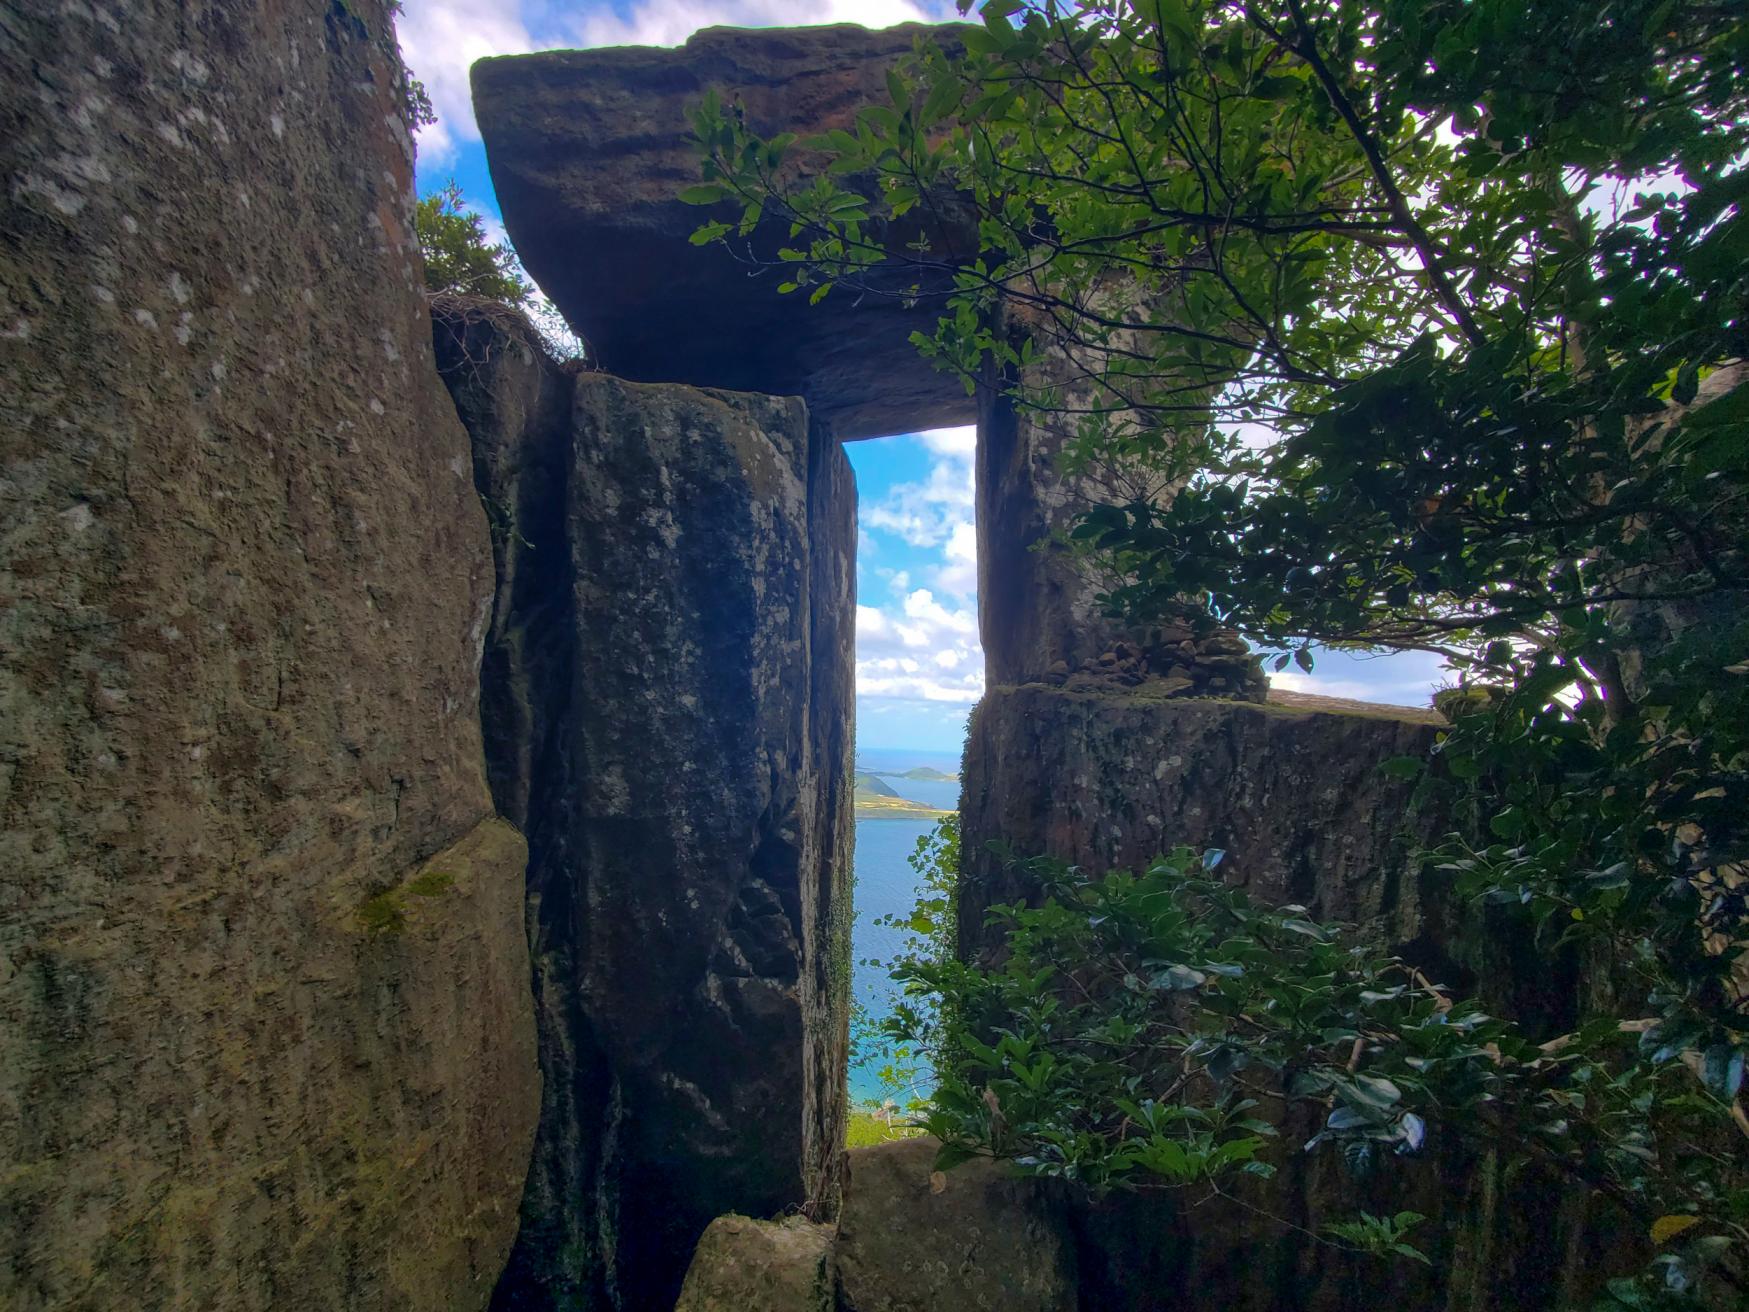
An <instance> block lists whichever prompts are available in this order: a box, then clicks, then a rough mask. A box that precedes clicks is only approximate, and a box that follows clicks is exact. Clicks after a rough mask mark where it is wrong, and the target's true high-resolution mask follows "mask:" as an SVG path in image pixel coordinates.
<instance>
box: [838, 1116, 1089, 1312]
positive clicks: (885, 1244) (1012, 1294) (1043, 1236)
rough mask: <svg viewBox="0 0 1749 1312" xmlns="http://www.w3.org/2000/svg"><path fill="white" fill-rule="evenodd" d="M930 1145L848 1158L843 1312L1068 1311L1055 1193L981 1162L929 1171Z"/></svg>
mask: <svg viewBox="0 0 1749 1312" xmlns="http://www.w3.org/2000/svg"><path fill="white" fill-rule="evenodd" d="M939 1147H940V1145H939V1144H937V1143H936V1142H935V1141H934V1140H933V1139H899V1140H895V1141H893V1142H891V1143H883V1144H877V1145H875V1146H874V1147H872V1148H853V1149H851V1150H850V1152H849V1153H847V1154H846V1156H847V1157H848V1159H849V1164H848V1167H847V1170H846V1173H845V1181H844V1207H843V1211H842V1212H841V1214H840V1216H839V1221H838V1242H837V1245H836V1248H835V1252H834V1257H835V1260H836V1262H837V1265H838V1287H839V1295H840V1300H841V1305H842V1306H843V1307H845V1308H847V1309H849V1312H922V1310H923V1309H937V1308H940V1309H948V1308H954V1309H961V1308H963V1309H966V1312H1073V1310H1074V1309H1075V1307H1076V1306H1077V1303H1076V1296H1075V1276H1074V1262H1073V1257H1072V1255H1071V1252H1070V1245H1069V1239H1068V1221H1067V1216H1066V1213H1065V1211H1064V1209H1063V1206H1062V1205H1061V1202H1060V1201H1059V1195H1058V1194H1057V1193H1056V1191H1053V1190H1052V1189H1050V1188H1049V1187H1048V1186H1047V1185H1046V1184H1045V1183H1043V1182H1041V1181H1039V1180H1033V1179H1026V1178H1024V1177H1021V1176H1017V1175H1015V1174H1012V1173H1011V1172H1010V1171H1009V1169H1008V1168H1007V1167H1005V1166H1003V1165H1000V1164H998V1163H996V1162H992V1161H990V1160H988V1159H975V1160H973V1161H969V1162H966V1163H964V1164H962V1165H960V1166H957V1167H955V1168H954V1169H953V1170H951V1171H947V1172H941V1173H938V1172H936V1171H935V1169H934V1162H935V1153H936V1150H937V1149H938V1148H939Z"/></svg>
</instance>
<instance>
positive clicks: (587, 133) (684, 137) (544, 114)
mask: <svg viewBox="0 0 1749 1312" xmlns="http://www.w3.org/2000/svg"><path fill="white" fill-rule="evenodd" d="M952 30H953V29H952V26H951V25H950V26H946V27H935V26H926V25H921V24H908V25H905V26H901V27H893V28H887V29H885V30H883V31H869V30H868V29H866V28H862V27H856V26H852V25H849V24H840V25H838V26H833V27H811V28H788V29H763V30H744V29H736V28H708V29H706V30H704V31H702V32H698V33H696V34H694V35H693V36H692V37H691V38H690V39H689V40H688V41H687V42H686V44H685V45H684V46H681V47H680V48H678V49H673V50H669V49H657V48H652V47H642V46H630V47H619V48H615V49H603V50H558V51H547V52H543V53H541V54H533V55H515V56H507V57H503V58H497V59H484V60H481V61H480V62H479V63H477V64H475V65H474V72H473V86H474V105H475V113H476V117H477V118H478V120H479V124H480V131H481V134H482V135H483V136H484V138H485V141H486V153H487V159H488V162H489V163H490V165H491V170H492V184H493V187H494V189H495V191H496V193H497V196H498V202H499V204H500V206H501V207H502V209H503V213H504V223H505V227H506V229H507V230H508V231H509V233H510V237H511V240H512V241H513V242H514V243H515V246H516V250H517V254H518V255H519V256H521V258H522V261H523V263H524V265H525V266H526V267H527V268H528V271H529V272H530V273H531V274H532V275H533V276H534V278H535V280H536V281H537V282H538V283H539V284H540V286H541V289H542V290H543V291H545V292H546V293H547V295H549V296H550V297H552V298H553V300H554V301H555V302H557V304H558V306H559V308H560V309H561V310H563V311H564V313H565V316H566V317H567V318H568V319H569V320H570V321H571V324H572V326H573V327H575V328H576V329H577V331H578V332H579V333H581V334H582V336H583V337H584V338H585V339H586V340H587V342H588V345H589V348H590V350H591V352H592V353H593V356H594V358H595V359H596V360H597V361H598V362H599V363H600V364H601V366H602V367H604V368H606V369H609V370H611V371H612V372H614V373H615V374H618V375H621V376H623V377H625V378H630V379H640V380H645V381H651V382H680V383H692V384H698V385H703V386H709V387H724V388H733V389H739V390H745V391H756V392H768V393H774V394H777V395H785V396H787V395H795V396H801V397H804V398H805V399H806V400H807V402H808V405H809V409H810V411H811V413H812V414H813V416H814V419H815V421H816V422H818V423H821V424H823V425H825V426H826V427H829V428H830V429H831V430H832V431H833V432H834V433H836V434H837V435H838V436H839V437H840V438H844V439H851V438H860V437H878V436H882V435H885V434H890V433H903V432H910V431H914V430H916V429H920V428H938V427H945V426H948V425H953V424H967V423H971V422H972V421H973V419H974V417H975V413H976V411H975V406H974V404H973V402H972V399H971V398H970V397H968V396H967V395H966V393H965V389H964V388H963V387H962V386H961V384H960V383H959V381H958V380H957V379H956V378H954V377H953V376H951V375H949V374H946V373H942V372H939V371H937V370H936V369H934V368H933V367H932V366H931V365H930V364H929V363H928V362H927V361H926V360H924V359H923V358H922V357H921V356H920V355H918V353H917V350H916V348H915V347H913V346H912V345H911V344H910V341H909V337H910V334H911V333H912V331H913V330H917V329H923V330H928V329H930V328H931V327H933V325H934V322H935V320H936V318H937V316H938V314H939V301H938V300H935V299H932V298H930V297H928V296H925V297H924V299H923V300H922V301H921V302H919V303H917V304H916V305H915V306H913V307H910V308H907V306H906V304H905V303H904V301H903V300H902V299H901V298H900V297H899V296H897V295H894V296H885V295H880V294H874V293H871V294H869V295H866V296H862V297H857V296H853V295H850V294H846V293H843V292H837V293H834V294H832V295H830V296H828V297H827V298H826V299H825V300H824V301H822V302H821V303H820V304H819V305H818V306H809V305H808V298H807V297H806V296H802V295H792V296H779V295H778V294H777V291H776V285H777V283H778V282H779V281H781V279H780V278H778V277H777V276H776V275H775V273H774V272H770V271H768V272H767V273H766V274H765V275H764V276H754V275H755V274H756V273H757V270H756V269H754V268H753V267H751V266H750V264H749V263H748V262H747V261H746V260H744V259H742V258H738V256H739V255H743V254H746V252H737V253H731V252H730V251H728V250H725V249H723V248H722V247H720V246H710V247H705V248H700V247H696V246H693V245H691V244H690V242H689V241H688V238H689V237H690V235H691V234H692V232H693V231H694V230H695V229H696V228H697V227H698V226H699V224H700V223H702V222H703V221H704V220H705V219H706V218H707V217H709V213H708V212H707V211H705V210H701V209H699V208H697V207H695V206H691V205H684V204H682V203H681V202H680V201H679V200H678V199H676V197H677V196H678V194H679V192H680V191H681V190H682V189H683V188H685V187H688V186H691V185H693V184H694V183H696V182H698V181H699V177H700V175H699V157H698V153H697V149H696V147H695V146H694V145H693V143H692V138H691V125H690V123H689V120H688V118H687V115H686V110H687V107H688V106H689V105H690V104H692V103H694V102H696V101H697V100H698V99H699V98H700V97H701V96H702V95H703V93H704V92H705V90H706V89H707V88H712V87H714V88H716V89H717V90H718V91H719V92H720V93H721V94H722V95H723V97H724V99H725V100H728V101H732V102H734V103H736V104H738V105H739V106H740V107H741V109H742V112H743V113H744V114H745V115H746V119H747V122H748V123H749V124H750V125H751V126H752V127H753V128H755V129H756V130H757V131H759V132H762V133H764V134H766V135H773V134H775V133H778V132H783V131H794V132H798V133H800V134H802V135H804V136H805V135H807V134H810V133H816V132H823V131H826V130H827V129H830V128H835V127H850V126H852V125H853V124H854V120H855V116H856V111H857V110H858V109H860V108H862V107H863V106H865V105H868V104H872V103H885V102H886V101H887V100H888V95H887V91H886V83H885V78H886V70H887V68H888V67H889V66H890V65H891V64H892V62H893V61H894V60H895V59H897V58H898V57H899V56H901V55H902V54H904V53H906V52H908V51H909V50H911V49H912V47H913V44H914V43H915V42H916V41H917V40H919V39H925V38H927V39H930V40H938V41H942V40H944V41H951V40H952V35H951V34H952ZM803 163H804V165H805V160H804V161H803ZM918 214H919V221H920V222H925V223H927V224H928V225H929V227H930V235H931V237H932V239H933V240H934V242H935V244H936V247H937V249H938V250H939V251H941V252H943V253H949V254H953V253H957V254H961V255H963V254H965V253H966V252H967V250H968V248H969V247H971V246H973V245H975V233H976V228H975V225H968V224H967V223H966V221H965V219H964V218H963V216H958V215H956V214H955V213H954V212H953V211H952V208H951V206H949V205H948V204H947V203H946V202H945V201H941V202H938V203H937V204H936V205H935V206H933V207H930V209H929V213H928V214H923V212H922V211H918ZM913 235H915V234H914V232H913V231H910V230H907V231H905V232H895V233H893V234H891V235H890V240H891V241H892V243H893V244H894V246H895V247H897V246H899V245H902V244H903V242H905V241H908V240H910V239H911V237H912V236H913ZM875 239H877V240H881V239H885V237H884V235H883V234H882V233H879V232H877V233H875ZM787 244H790V238H789V237H788V229H787V225H785V224H779V223H776V222H772V223H767V224H765V225H763V226H762V227H761V228H760V229H759V231H758V232H756V233H755V234H754V236H753V238H752V240H751V243H750V245H749V251H750V252H751V253H752V255H753V256H754V257H756V258H763V259H774V258H775V255H776V252H777V250H778V248H779V247H781V246H783V245H787ZM886 276H887V275H877V279H878V278H881V277H886ZM917 279H918V273H917V272H916V271H915V270H914V269H912V268H909V267H902V266H899V265H895V266H894V267H893V268H892V269H891V270H890V281H891V284H892V288H891V289H892V290H893V291H894V292H895V293H897V292H900V291H903V290H906V289H909V288H910V287H912V286H913V285H914V284H915V283H916V282H917ZM926 290H927V288H926Z"/></svg>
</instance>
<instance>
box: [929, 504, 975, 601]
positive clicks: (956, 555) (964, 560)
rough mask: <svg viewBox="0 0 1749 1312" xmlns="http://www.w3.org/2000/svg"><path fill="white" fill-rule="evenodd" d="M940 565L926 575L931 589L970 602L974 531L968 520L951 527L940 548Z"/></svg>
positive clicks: (973, 576)
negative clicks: (931, 584)
mask: <svg viewBox="0 0 1749 1312" xmlns="http://www.w3.org/2000/svg"><path fill="white" fill-rule="evenodd" d="M941 554H942V557H943V563H942V564H940V565H938V566H936V567H935V569H934V570H932V571H931V573H930V578H931V579H932V580H933V581H934V583H935V586H936V587H938V588H940V589H941V590H942V591H943V592H946V593H950V594H952V595H953V596H956V597H961V598H965V599H968V600H969V599H970V598H972V597H975V596H976V595H977V592H978V530H977V529H976V528H975V527H974V526H973V524H972V522H971V521H970V520H963V521H961V522H960V523H957V524H955V525H954V526H953V531H952V532H950V533H949V534H948V536H947V542H946V543H945V544H943V546H942V551H941Z"/></svg>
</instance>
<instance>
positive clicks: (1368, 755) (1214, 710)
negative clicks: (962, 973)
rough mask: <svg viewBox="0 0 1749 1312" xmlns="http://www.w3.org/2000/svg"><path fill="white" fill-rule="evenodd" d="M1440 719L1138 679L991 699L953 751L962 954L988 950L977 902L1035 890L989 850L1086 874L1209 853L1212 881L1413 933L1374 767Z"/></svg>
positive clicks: (1398, 805)
mask: <svg viewBox="0 0 1749 1312" xmlns="http://www.w3.org/2000/svg"><path fill="white" fill-rule="evenodd" d="M1437 721H1438V717H1437V716H1434V715H1432V714H1431V713H1427V712H1418V711H1414V710H1409V709H1406V708H1401V707H1391V706H1374V707H1368V708H1365V709H1364V710H1361V709H1357V708H1356V707H1355V704H1353V703H1342V704H1324V699H1320V698H1308V697H1299V698H1293V699H1291V702H1290V703H1288V704H1283V703H1281V702H1277V703H1274V704H1267V705H1261V706H1260V705H1252V704H1247V703H1241V702H1230V701H1221V700H1216V699H1190V700H1185V699H1176V698H1174V699H1164V698H1162V697H1160V696H1157V695H1150V692H1149V687H1148V685H1146V684H1144V685H1142V686H1141V687H1139V688H1135V689H1127V690H1126V689H1111V690H1100V689H1074V688H1055V687H1048V686H1043V685H1037V684H1029V685H1024V686H1020V687H996V688H992V689H991V690H990V691H989V692H987V693H986V694H985V696H984V699H983V700H982V701H981V702H980V703H979V704H978V707H977V709H976V710H975V711H974V712H973V714H972V720H971V727H970V734H969V737H968V740H967V744H966V761H965V770H964V779H965V782H964V785H963V793H962V797H961V802H960V819H961V825H962V827H963V838H962V842H961V851H962V853H963V857H962V861H963V867H962V872H961V891H960V913H959V924H960V933H961V944H962V949H964V950H966V951H971V952H976V951H979V950H982V949H983V948H984V947H986V946H988V944H989V942H990V938H989V932H988V931H987V930H986V929H985V928H984V924H983V922H984V914H985V911H986V909H987V908H988V907H990V906H991V905H993V904H996V903H1002V902H1011V901H1015V900H1024V899H1025V898H1026V897H1027V896H1029V895H1030V894H1031V893H1032V892H1033V891H1034V890H1032V889H1031V888H1030V887H1029V886H1028V884H1027V880H1026V876H1025V873H1024V871H1021V870H1019V869H1016V868H1011V867H1008V866H1006V865H1004V864H1003V862H1002V861H1001V860H999V859H998V858H997V857H996V856H995V855H994V854H992V853H991V852H990V851H989V850H988V847H987V843H988V842H989V841H990V840H994V839H1000V840H1001V841H1003V842H1005V843H1007V844H1008V845H1009V846H1010V847H1011V848H1012V849H1013V850H1014V851H1015V852H1017V853H1020V854H1022V855H1028V856H1031V855H1045V856H1053V857H1057V858H1059V859H1061V860H1064V861H1068V862H1070V863H1073V864H1077V865H1081V866H1084V867H1086V868H1088V869H1090V870H1094V871H1103V870H1109V869H1119V868H1126V867H1127V868H1132V869H1133V868H1138V867H1140V866H1142V865H1143V864H1145V863H1146V862H1147V861H1148V860H1149V859H1150V858H1152V857H1154V856H1156V855H1158V854H1160V853H1161V852H1163V851H1166V850H1168V849H1170V848H1172V847H1175V846H1177V845H1179V844H1187V845H1189V846H1192V847H1199V848H1200V847H1219V848H1222V849H1224V850H1225V851H1226V853H1227V855H1226V859H1225V861H1224V863H1223V864H1222V866H1221V872H1222V874H1223V875H1224V876H1225V877H1226V878H1228V879H1229V880H1230V881H1232V882H1235V883H1238V884H1240V885H1242V886H1243V887H1245V888H1247V889H1249V890H1251V891H1252V892H1254V893H1255V894H1256V895H1257V897H1258V898H1260V899H1261V900H1263V901H1266V902H1273V903H1276V904H1278V905H1279V904H1284V903H1299V904H1301V905H1303V906H1306V907H1308V908H1310V909H1311V911H1312V912H1313V913H1314V914H1315V915H1318V916H1324V917H1331V918H1335V919H1341V920H1349V921H1363V920H1364V921H1375V922H1376V921H1381V920H1382V921H1384V922H1386V923H1388V924H1389V925H1390V926H1392V927H1393V929H1394V930H1396V931H1399V932H1400V933H1401V934H1402V935H1403V936H1405V937H1409V936H1413V935H1414V934H1415V933H1418V932H1419V927H1420V926H1421V924H1422V919H1423V913H1424V910H1425V908H1424V907H1423V905H1422V902H1421V899H1420V896H1419V893H1418V889H1417V887H1416V886H1415V884H1414V883H1413V882H1412V881H1408V880H1405V879H1404V878H1403V873H1402V872H1403V867H1404V864H1405V861H1404V858H1405V856H1406V854H1407V841H1408V840H1407V837H1406V832H1405V821H1406V820H1407V819H1408V818H1409V816H1408V809H1409V801H1410V792H1411V789H1410V785H1408V784H1407V783H1405V782H1403V781H1402V780H1400V779H1394V778H1391V777H1390V776H1388V775H1386V774H1385V773H1383V772H1382V771H1381V770H1380V769H1379V766H1380V765H1381V764H1382V763H1383V762H1384V761H1386V760H1389V759H1390V758H1392V757H1395V756H1422V755H1425V754H1426V753H1427V751H1428V750H1429V749H1430V748H1431V746H1432V744H1433V740H1434V737H1435V735H1436V734H1437V732H1438V729H1437V727H1436V724H1437Z"/></svg>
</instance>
